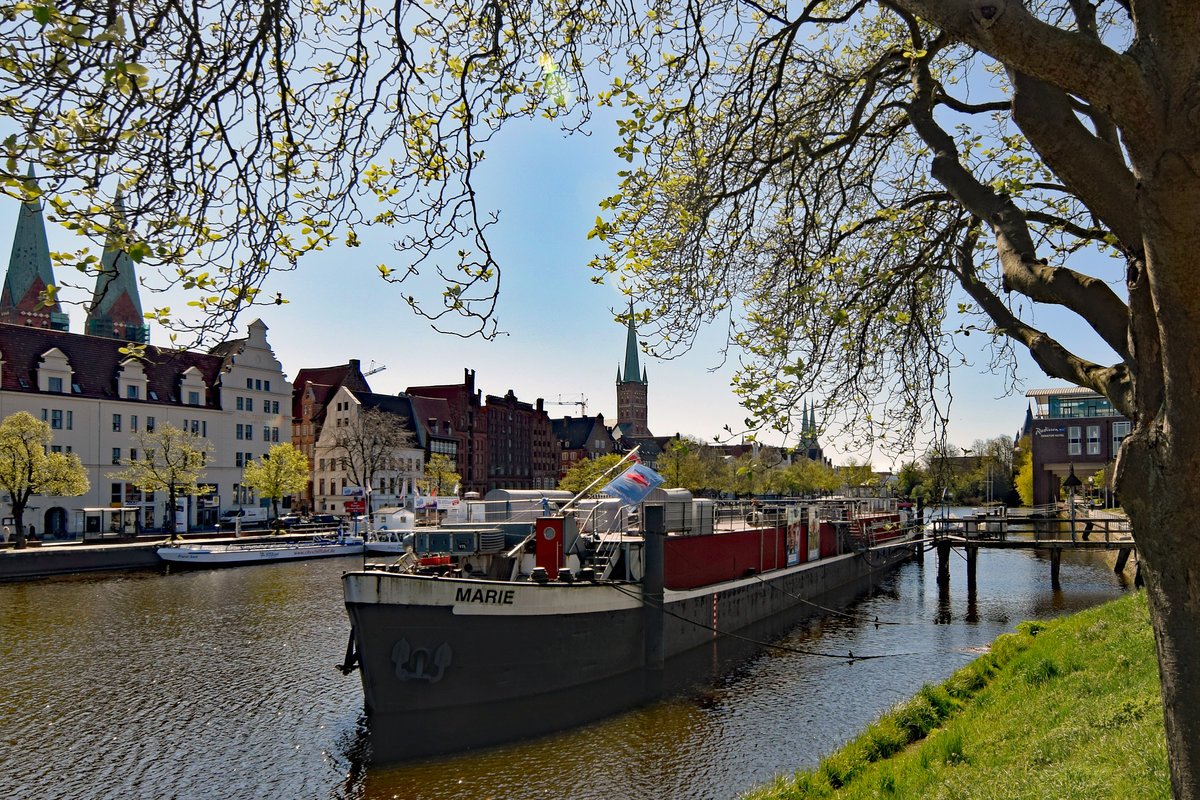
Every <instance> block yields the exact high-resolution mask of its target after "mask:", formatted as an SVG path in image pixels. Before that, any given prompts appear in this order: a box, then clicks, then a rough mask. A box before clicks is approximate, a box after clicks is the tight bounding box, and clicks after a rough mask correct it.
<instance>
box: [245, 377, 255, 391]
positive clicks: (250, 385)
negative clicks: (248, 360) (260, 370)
mask: <svg viewBox="0 0 1200 800" xmlns="http://www.w3.org/2000/svg"><path fill="white" fill-rule="evenodd" d="M246 388H247V389H253V388H254V379H253V378H246Z"/></svg>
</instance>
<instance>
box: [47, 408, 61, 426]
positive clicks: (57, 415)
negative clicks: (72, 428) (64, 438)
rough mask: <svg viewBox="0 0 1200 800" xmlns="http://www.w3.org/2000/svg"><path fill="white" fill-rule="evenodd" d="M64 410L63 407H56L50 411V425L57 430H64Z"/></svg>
mask: <svg viewBox="0 0 1200 800" xmlns="http://www.w3.org/2000/svg"><path fill="white" fill-rule="evenodd" d="M62 426H63V412H62V410H61V409H58V408H56V409H54V410H52V411H51V412H50V427H51V428H54V429H55V430H62Z"/></svg>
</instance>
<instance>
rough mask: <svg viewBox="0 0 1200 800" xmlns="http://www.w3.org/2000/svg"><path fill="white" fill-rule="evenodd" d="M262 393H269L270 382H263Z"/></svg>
mask: <svg viewBox="0 0 1200 800" xmlns="http://www.w3.org/2000/svg"><path fill="white" fill-rule="evenodd" d="M263 391H264V392H269V391H271V382H270V381H263Z"/></svg>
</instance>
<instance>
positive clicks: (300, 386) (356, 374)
mask: <svg viewBox="0 0 1200 800" xmlns="http://www.w3.org/2000/svg"><path fill="white" fill-rule="evenodd" d="M343 387H345V388H347V389H351V390H353V391H356V392H370V391H371V387H370V386H369V385H368V384H367V379H366V377H365V376H364V375H363V373H362V366H361V364H360V363H359V360H358V359H357V358H352V359H350V360H349V361H348V362H347V363H345V364H339V365H337V366H333V367H308V368H305V369H302V370H300V371H299V372H297V373H296V379H295V381H293V383H292V446H293V447H295V448H296V449H297V450H299V451H300V452H301V453H304V455H306V456H307V457H308V469H309V473H308V488H307V489H306V490H305V492H304V495H303V496H302V497H300V498H298V499H299V505H300V511H301V513H305V514H307V513H309V512H310V511H312V510H314V509H316V508H317V507H316V506H315V505H314V502H313V501H314V498H315V490H314V484H313V480H314V477H315V470H316V456H317V440H318V439H319V438H320V437H321V428H322V426H323V425H324V424H325V418H326V415H327V413H328V408H329V403H330V401H331V400H332V398H333V396H334V395H335V394H337V393H338V391H339V390H341V389H342V388H343Z"/></svg>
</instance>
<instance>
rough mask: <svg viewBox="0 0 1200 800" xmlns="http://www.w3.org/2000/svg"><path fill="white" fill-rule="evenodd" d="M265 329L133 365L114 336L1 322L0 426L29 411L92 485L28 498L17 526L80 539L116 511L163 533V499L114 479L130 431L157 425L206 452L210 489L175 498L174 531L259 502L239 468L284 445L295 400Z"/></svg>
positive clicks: (128, 447) (127, 452) (131, 441)
mask: <svg viewBox="0 0 1200 800" xmlns="http://www.w3.org/2000/svg"><path fill="white" fill-rule="evenodd" d="M266 332H267V327H266V325H264V324H263V323H262V321H261V320H255V321H254V322H253V323H251V324H250V326H249V327H248V330H247V336H246V338H244V339H237V340H230V341H226V342H222V343H221V344H220V345H218V346H217V347H215V348H213V349H212V350H211V351H209V352H208V353H195V352H189V351H182V352H181V351H174V350H161V349H158V348H153V347H151V348H147V351H146V354H145V356H144V357H143V358H140V359H139V358H132V357H130V356H128V355H124V354H122V353H120V348H121V347H122V346H123V345H124V342H122V341H120V340H117V339H109V338H104V337H99V336H86V335H80V334H72V333H67V332H63V331H55V330H45V329H36V328H31V327H25V326H20V325H0V419H2V418H5V417H8V416H10V415H11V414H13V413H16V412H18V411H27V412H29V413H30V414H32V415H33V416H34V417H35V418H37V419H41V420H45V421H46V422H47V423H49V424H50V427H51V433H52V434H53V436H54V439H53V441H52V443H51V449H52V450H60V451H62V452H70V453H74V454H76V455H77V456H79V459H80V461H81V462H82V463H83V466H84V468H85V469H86V470H87V477H88V482H89V483H90V485H91V488H90V490H89V492H88V493H87V494H86V495H83V496H80V497H52V496H42V497H35V498H33V499H32V500H31V502H30V505H29V508H28V509H27V511H26V513H25V521H26V522H27V523H29V524H32V525H34V526H35V530H36V531H37V533H39V534H46V533H48V534H50V535H58V536H79V535H83V534H86V533H89V532H91V531H89V530H87V526H88V525H89V524H95V523H94V522H93V523H89V522H88V518H89V516H92V517H94V516H95V515H89V514H88V513H87V512H86V510H87V509H100V508H110V509H111V508H116V507H124V508H127V509H136V510H137V515H136V518H137V519H138V523H137V526H138V528H140V530H142V531H157V530H162V529H163V528H164V523H165V520H166V519H167V517H166V514H167V513H168V510H167V509H166V508H165V505H166V497H165V493H162V492H159V493H158V495H157V496H155V495H154V494H146V493H143V492H141V491H139V490H138V489H137V487H135V486H133V485H131V484H128V483H125V482H122V481H119V480H115V479H113V478H112V477H111V474H112V473H114V472H116V471H118V470H120V469H121V464H122V463H124V461H125V460H126V459H131V458H133V459H136V458H137V457H138V456H139V453H138V452H137V448H138V447H139V446H140V445H139V441H138V435H139V433H142V432H145V431H152V430H154V429H156V428H157V427H158V426H161V425H163V424H166V423H170V424H172V425H175V426H176V427H179V428H184V429H186V430H189V431H191V432H192V433H195V434H197V435H198V436H200V437H201V438H202V439H204V440H206V441H207V442H208V443H209V445H210V446H211V450H210V452H209V455H208V465H207V467H206V468H205V470H204V471H205V477H204V478H203V479H202V483H204V484H206V485H207V486H209V487H210V489H211V492H210V493H209V494H206V495H201V496H193V497H187V498H182V499H181V500H180V502H179V503H178V506H177V509H176V520H177V522H176V528H177V530H180V531H185V530H190V529H195V528H200V529H205V528H213V527H215V526H216V522H217V519H218V517H219V516H220V513H221V512H222V511H223V510H227V509H230V508H237V507H239V506H245V505H254V506H258V505H265V502H263V501H262V500H261V499H260V498H258V497H256V496H255V495H254V493H253V492H251V491H249V490H248V488H247V487H245V486H244V485H243V482H242V473H243V470H244V467H245V465H246V464H247V463H248V462H249V461H250V460H252V459H257V458H262V456H263V455H265V454H266V453H267V451H268V450H270V448H271V446H272V445H274V444H278V443H281V442H282V443H290V440H291V393H292V386H291V384H290V383H289V382H288V381H287V378H286V376H285V375H284V373H283V369H282V366H281V364H280V363H279V361H278V359H276V358H275V354H274V352H273V351H272V350H271V347H270V345H269V344H268V343H267V337H266ZM0 513H4V514H5V516H7V515H8V513H9V509H8V508H5V509H3V511H0ZM129 518H133V516H132V515H131V516H130V517H129ZM123 532H124V533H127V534H128V533H133V532H134V531H130V530H128V529H126V530H125V531H123Z"/></svg>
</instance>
